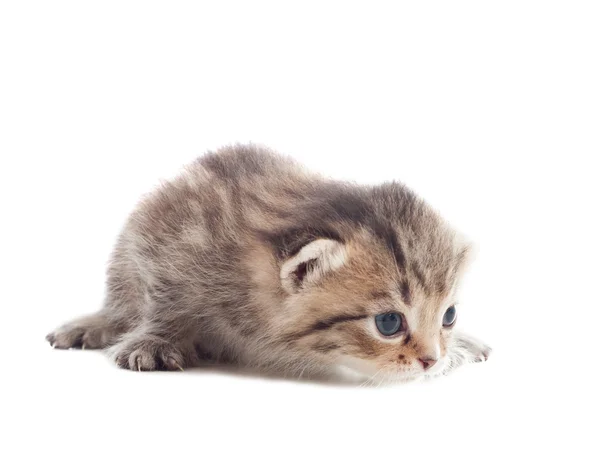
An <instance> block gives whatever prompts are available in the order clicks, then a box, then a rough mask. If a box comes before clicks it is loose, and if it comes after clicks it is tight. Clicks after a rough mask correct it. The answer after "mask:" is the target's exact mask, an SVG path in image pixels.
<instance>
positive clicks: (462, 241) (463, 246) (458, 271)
mask: <svg viewBox="0 0 600 454" xmlns="http://www.w3.org/2000/svg"><path fill="white" fill-rule="evenodd" d="M454 253H455V257H456V259H455V260H456V261H455V265H454V271H453V274H454V276H455V277H461V276H462V275H463V274H464V272H465V271H466V269H467V268H468V267H469V265H470V264H471V263H472V262H473V260H475V256H476V255H477V247H476V245H475V244H474V243H472V242H471V241H469V240H468V239H467V238H466V237H465V236H464V235H462V234H460V233H458V234H456V238H455V245H454Z"/></svg>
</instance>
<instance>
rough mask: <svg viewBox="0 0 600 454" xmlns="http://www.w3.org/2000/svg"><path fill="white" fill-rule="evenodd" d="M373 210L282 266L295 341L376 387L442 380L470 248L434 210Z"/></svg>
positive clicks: (289, 328)
mask: <svg viewBox="0 0 600 454" xmlns="http://www.w3.org/2000/svg"><path fill="white" fill-rule="evenodd" d="M384 208H387V211H386V210H385V209H384V210H374V211H373V212H372V215H373V217H374V219H379V220H378V221H376V222H375V221H373V222H371V223H370V224H366V223H364V224H362V225H358V224H353V225H350V224H348V225H346V227H348V228H347V229H346V230H344V227H341V228H338V229H337V230H336V232H338V233H339V232H344V233H342V234H338V233H336V234H335V235H329V236H328V237H323V236H318V235H317V237H316V238H315V239H313V240H312V241H310V242H308V243H307V244H305V245H304V246H303V247H302V248H300V249H299V250H298V251H297V252H295V253H294V254H293V255H292V256H290V257H288V258H287V259H286V260H285V261H283V262H282V264H281V266H280V278H281V284H282V287H283V288H284V290H285V292H286V293H287V297H286V298H285V301H284V306H285V318H286V320H287V323H286V330H285V336H286V340H287V341H288V342H289V343H291V344H293V345H294V346H296V347H300V348H304V349H306V350H308V351H309V352H310V353H311V355H319V356H320V357H321V358H322V360H323V361H324V362H327V363H328V364H331V365H333V366H334V367H336V368H339V369H344V370H347V371H351V372H352V373H355V374H358V375H359V376H362V377H364V379H369V378H372V379H373V381H374V382H377V383H378V382H379V381H386V380H387V381H390V380H391V381H397V380H406V379H411V378H416V377H419V376H424V375H436V374H438V373H440V372H441V371H442V370H443V369H444V367H445V363H446V361H447V351H448V346H449V344H450V343H451V339H452V332H453V327H454V324H455V321H456V317H457V310H456V303H457V301H456V289H457V283H458V279H459V277H460V275H461V271H462V270H463V269H464V266H465V264H466V261H467V255H468V247H467V245H466V243H465V242H464V241H463V240H461V239H459V238H458V236H457V235H456V234H455V233H454V232H453V230H452V229H450V228H449V227H448V226H447V225H446V224H445V223H444V222H443V221H442V220H441V219H440V218H439V216H438V215H437V214H436V213H434V212H433V211H431V210H430V209H429V208H427V207H424V206H419V210H421V212H419V213H417V212H413V213H411V214H410V217H407V215H406V213H405V214H404V216H401V215H400V213H397V212H396V211H395V210H394V206H387V207H384Z"/></svg>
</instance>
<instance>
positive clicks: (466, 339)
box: [458, 334, 492, 363]
mask: <svg viewBox="0 0 600 454" xmlns="http://www.w3.org/2000/svg"><path fill="white" fill-rule="evenodd" d="M458 343H459V347H458V348H460V349H462V350H463V354H464V356H465V359H466V360H467V361H468V362H471V363H481V362H484V361H487V360H488V358H489V357H490V354H491V353H492V348H491V347H490V346H489V345H486V344H484V343H483V342H482V341H480V340H479V339H477V338H475V337H472V336H467V335H465V334H462V335H461V336H460V337H459V338H458Z"/></svg>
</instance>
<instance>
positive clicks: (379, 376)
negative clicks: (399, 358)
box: [332, 357, 425, 386]
mask: <svg viewBox="0 0 600 454" xmlns="http://www.w3.org/2000/svg"><path fill="white" fill-rule="evenodd" d="M424 377H425V374H424V373H422V372H421V373H415V372H401V371H397V370H390V369H382V368H378V367H376V366H374V365H373V364H372V363H370V362H369V361H365V360H362V359H358V358H351V357H347V358H344V360H343V361H341V362H340V363H339V364H337V365H336V366H335V367H334V370H333V377H332V378H333V379H334V380H335V381H339V382H341V383H346V384H359V385H363V386H380V385H389V384H394V383H406V382H410V381H414V380H418V379H422V378H424Z"/></svg>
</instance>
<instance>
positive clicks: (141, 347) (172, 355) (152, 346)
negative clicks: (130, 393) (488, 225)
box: [113, 339, 184, 372]
mask: <svg viewBox="0 0 600 454" xmlns="http://www.w3.org/2000/svg"><path fill="white" fill-rule="evenodd" d="M117 347H119V346H117ZM113 357H114V359H115V362H116V363H117V365H118V366H119V367H122V368H123V369H130V370H134V371H140V372H141V371H151V370H183V366H184V359H183V355H182V354H181V352H180V351H179V350H178V349H177V348H176V347H174V346H173V345H171V344H169V343H168V342H165V341H157V340H153V339H149V340H141V341H137V342H133V343H129V344H127V345H125V346H123V347H121V348H117V349H116V350H115V351H114V352H113Z"/></svg>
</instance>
